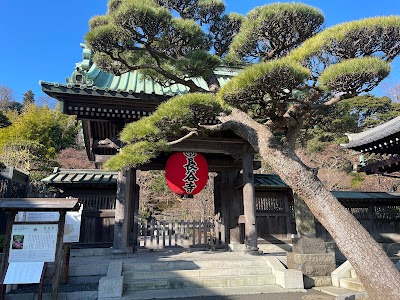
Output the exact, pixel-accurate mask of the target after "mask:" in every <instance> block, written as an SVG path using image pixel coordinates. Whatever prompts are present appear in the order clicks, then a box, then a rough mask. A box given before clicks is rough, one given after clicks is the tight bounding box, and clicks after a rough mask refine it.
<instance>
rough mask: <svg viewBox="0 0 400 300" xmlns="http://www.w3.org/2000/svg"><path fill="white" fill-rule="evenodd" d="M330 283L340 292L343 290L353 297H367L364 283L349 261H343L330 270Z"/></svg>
mask: <svg viewBox="0 0 400 300" xmlns="http://www.w3.org/2000/svg"><path fill="white" fill-rule="evenodd" d="M332 285H333V287H334V288H335V287H336V288H340V289H342V292H343V291H345V292H346V293H347V294H348V295H350V294H352V297H353V299H366V298H367V292H366V291H365V288H364V285H363V284H362V283H361V281H360V279H359V278H358V276H357V273H356V272H355V270H354V269H353V267H352V266H351V264H350V263H349V261H346V262H344V263H343V264H342V265H340V266H339V267H338V268H337V269H336V270H335V271H333V272H332ZM324 292H326V291H324Z"/></svg>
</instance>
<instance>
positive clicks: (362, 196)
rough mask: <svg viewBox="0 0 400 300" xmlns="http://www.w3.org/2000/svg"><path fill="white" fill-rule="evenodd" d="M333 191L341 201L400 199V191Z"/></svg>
mask: <svg viewBox="0 0 400 300" xmlns="http://www.w3.org/2000/svg"><path fill="white" fill-rule="evenodd" d="M331 193H332V194H333V195H334V196H335V197H336V198H337V199H339V200H340V201H360V200H362V201H367V202H369V201H376V202H377V203H379V201H393V200H395V201H399V203H400V193H385V192H355V191H331Z"/></svg>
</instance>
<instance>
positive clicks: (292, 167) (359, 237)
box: [221, 110, 400, 300]
mask: <svg viewBox="0 0 400 300" xmlns="http://www.w3.org/2000/svg"><path fill="white" fill-rule="evenodd" d="M221 121H222V122H223V123H224V125H225V128H230V129H231V130H233V131H234V132H235V133H236V134H238V135H239V136H241V137H242V138H244V139H245V140H247V141H248V142H249V143H250V144H251V145H252V146H253V148H254V149H255V150H256V151H258V152H259V153H260V155H261V157H262V158H263V159H264V160H265V161H266V162H267V163H268V164H269V165H270V166H271V167H272V168H273V169H274V171H275V172H276V173H277V174H278V175H279V176H280V177H281V178H282V179H283V180H284V181H285V182H286V183H287V184H288V185H289V186H290V187H291V188H292V189H293V191H294V192H295V193H296V194H298V195H299V196H300V197H301V198H302V199H304V201H305V203H306V204H307V205H308V207H309V208H310V210H311V212H312V213H313V214H314V216H315V217H316V218H317V219H318V221H319V222H320V223H321V224H322V225H323V226H324V227H325V228H326V230H327V231H328V232H329V233H330V234H331V236H332V237H333V239H334V240H335V241H336V244H337V246H338V248H339V249H340V251H341V252H342V253H343V254H344V255H345V256H346V258H347V259H348V260H349V262H350V263H351V265H352V266H353V268H354V269H355V271H356V272H357V274H358V276H359V278H360V280H361V282H362V283H363V284H364V287H365V289H366V290H367V292H368V295H369V299H374V300H392V299H398V297H399V295H400V273H399V272H398V271H397V269H396V268H395V267H394V264H393V263H392V262H391V260H390V259H389V258H388V256H387V255H386V254H385V252H384V251H383V250H382V248H381V247H380V246H379V245H378V243H377V242H376V241H375V240H374V239H373V238H372V237H371V236H370V235H369V233H368V232H367V231H366V230H365V229H364V227H363V226H362V225H361V224H360V223H359V222H358V221H357V219H356V218H355V217H354V216H353V215H352V214H351V213H350V212H349V211H348V210H347V209H346V208H344V207H343V206H342V205H341V204H340V203H339V201H338V200H337V199H336V198H335V197H334V196H333V195H332V194H331V193H330V192H329V191H328V190H327V189H326V188H325V187H324V186H323V184H322V183H321V181H320V180H319V179H318V178H317V177H316V176H315V175H314V173H313V172H312V171H311V170H310V169H309V168H308V167H307V166H305V165H304V164H303V163H302V162H301V161H300V159H299V158H298V157H297V156H296V154H295V153H294V151H290V150H287V149H285V148H284V147H283V146H282V145H281V144H279V143H278V142H277V141H276V140H275V138H274V136H273V134H272V132H271V131H270V130H269V129H268V128H267V127H266V126H264V125H262V124H259V123H257V122H255V121H254V120H252V119H251V118H250V117H249V116H248V115H246V114H245V113H243V112H241V111H236V110H235V111H234V112H233V113H232V114H231V115H229V116H227V117H221Z"/></svg>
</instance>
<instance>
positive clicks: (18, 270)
mask: <svg viewBox="0 0 400 300" xmlns="http://www.w3.org/2000/svg"><path fill="white" fill-rule="evenodd" d="M43 266H44V262H30V263H25V262H24V263H22V262H14V263H10V264H9V265H8V268H7V273H6V277H5V278H4V282H3V283H4V284H26V283H39V282H40V278H41V277H42V271H43Z"/></svg>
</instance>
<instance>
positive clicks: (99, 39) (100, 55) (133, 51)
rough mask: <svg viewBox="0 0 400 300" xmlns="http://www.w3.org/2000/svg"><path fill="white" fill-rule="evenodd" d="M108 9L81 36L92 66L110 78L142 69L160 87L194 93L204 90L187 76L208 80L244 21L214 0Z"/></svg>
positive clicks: (132, 3) (144, 2)
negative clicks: (176, 85)
mask: <svg viewBox="0 0 400 300" xmlns="http://www.w3.org/2000/svg"><path fill="white" fill-rule="evenodd" d="M108 8H109V9H108V12H107V14H106V15H104V16H96V17H94V18H92V19H91V20H90V22H89V26H90V31H89V32H88V33H87V35H86V37H85V39H86V42H87V44H88V45H89V47H90V48H91V50H92V51H93V52H94V61H95V62H96V64H97V65H98V66H99V67H100V68H102V69H104V70H105V71H107V72H112V73H114V74H122V73H124V72H127V71H129V70H141V72H142V73H143V74H144V75H145V76H146V77H148V78H151V79H152V80H156V81H157V82H159V83H160V84H162V85H168V84H171V83H173V82H178V83H182V84H185V85H188V86H190V88H191V91H192V92H193V91H196V90H202V89H201V88H199V87H198V86H197V85H195V84H194V82H193V81H192V80H191V79H189V77H192V76H203V77H205V78H211V77H212V71H213V69H214V68H215V67H216V66H218V65H219V64H220V63H221V61H220V59H219V58H221V57H223V56H224V55H225V54H226V52H227V51H228V48H229V45H230V43H231V41H232V38H233V37H234V36H235V35H236V33H237V31H238V29H239V26H240V24H241V21H242V17H241V16H240V15H238V14H228V15H226V14H224V11H225V6H224V4H223V3H222V1H217V0H213V1H210V0H191V1H161V0H160V1H154V0H121V1H110V2H109V7H108ZM176 14H177V15H179V16H180V17H176V16H175V15H176ZM204 28H207V32H205V31H204V30H203V29H204ZM211 49H213V50H214V53H211V52H210V50H211Z"/></svg>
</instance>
